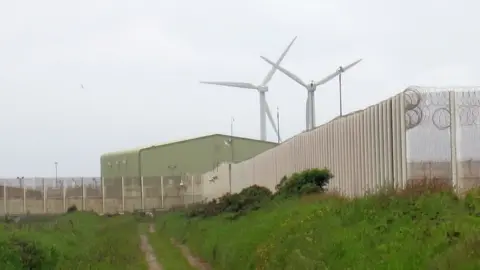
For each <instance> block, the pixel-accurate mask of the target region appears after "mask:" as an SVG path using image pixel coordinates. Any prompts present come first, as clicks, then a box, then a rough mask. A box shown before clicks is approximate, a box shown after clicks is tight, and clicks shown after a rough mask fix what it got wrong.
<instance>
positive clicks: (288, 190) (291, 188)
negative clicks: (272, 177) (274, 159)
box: [275, 168, 333, 197]
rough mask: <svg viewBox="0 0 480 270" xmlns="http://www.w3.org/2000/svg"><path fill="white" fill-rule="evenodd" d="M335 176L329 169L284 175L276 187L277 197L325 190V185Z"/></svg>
mask: <svg viewBox="0 0 480 270" xmlns="http://www.w3.org/2000/svg"><path fill="white" fill-rule="evenodd" d="M332 177H333V175H332V174H331V173H330V171H329V170H328V169H326V168H325V169H310V170H305V171H302V172H300V173H294V174H292V175H291V176H290V177H289V178H287V177H283V178H282V179H281V180H280V183H278V185H277V186H276V187H275V189H276V193H275V196H277V197H292V196H301V195H306V194H310V193H317V192H324V191H325V186H326V185H327V184H328V182H329V180H330V179H331V178H332Z"/></svg>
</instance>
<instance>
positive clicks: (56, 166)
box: [54, 161, 58, 186]
mask: <svg viewBox="0 0 480 270" xmlns="http://www.w3.org/2000/svg"><path fill="white" fill-rule="evenodd" d="M54 164H55V186H58V162H57V161H55V163H54Z"/></svg>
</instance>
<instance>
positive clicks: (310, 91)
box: [260, 56, 362, 130]
mask: <svg viewBox="0 0 480 270" xmlns="http://www.w3.org/2000/svg"><path fill="white" fill-rule="evenodd" d="M260 57H261V58H262V59H263V60H265V61H266V62H267V63H269V64H270V65H271V66H272V67H274V68H277V69H278V70H280V71H281V72H282V73H283V74H285V75H287V76H288V77H289V78H290V79H292V80H294V81H295V82H297V83H298V84H300V85H301V86H303V87H305V88H306V89H307V102H306V115H305V118H306V130H311V129H314V128H315V91H316V90H317V86H320V85H323V84H326V83H327V82H329V81H331V80H332V79H334V78H335V77H337V76H338V75H340V74H341V73H344V72H345V71H347V70H348V69H350V68H352V67H353V66H355V65H357V64H358V63H360V61H362V59H359V60H357V61H355V62H353V63H351V64H349V65H347V66H344V67H343V68H342V69H337V70H336V71H335V72H334V73H332V74H330V75H328V76H326V77H325V78H323V79H321V80H319V81H311V82H310V83H308V84H307V83H305V82H304V81H302V80H301V79H300V78H299V77H298V76H297V75H295V74H293V73H292V72H290V71H288V70H287V69H285V68H283V67H281V66H280V65H279V64H277V63H274V62H272V61H271V60H269V59H268V58H266V57H264V56H260Z"/></svg>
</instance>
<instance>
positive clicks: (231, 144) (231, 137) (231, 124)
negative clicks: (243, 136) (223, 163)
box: [230, 117, 235, 163]
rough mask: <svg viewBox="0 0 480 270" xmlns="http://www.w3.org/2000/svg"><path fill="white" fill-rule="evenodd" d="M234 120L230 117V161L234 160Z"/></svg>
mask: <svg viewBox="0 0 480 270" xmlns="http://www.w3.org/2000/svg"><path fill="white" fill-rule="evenodd" d="M234 122H235V118H233V117H232V120H231V121H230V154H231V162H232V163H233V162H235V160H234V158H235V156H234V152H233V151H234V150H233V123H234Z"/></svg>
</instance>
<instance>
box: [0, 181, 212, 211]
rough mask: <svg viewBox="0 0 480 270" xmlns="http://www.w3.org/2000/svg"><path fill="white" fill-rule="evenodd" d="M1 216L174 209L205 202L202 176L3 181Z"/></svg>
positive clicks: (0, 197)
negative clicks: (69, 209) (73, 208)
mask: <svg viewBox="0 0 480 270" xmlns="http://www.w3.org/2000/svg"><path fill="white" fill-rule="evenodd" d="M0 183H1V186H0V200H1V201H2V202H3V205H2V206H0V215H6V214H13V215H19V214H59V213H64V212H66V211H67V210H68V208H69V207H72V206H75V207H76V208H77V209H78V210H82V211H94V212H97V213H115V212H133V211H136V210H147V209H153V208H155V209H159V208H171V207H174V206H181V205H184V206H186V205H189V204H192V203H195V202H200V201H202V200H203V185H202V181H201V177H200V176H193V175H182V176H158V177H140V178H130V177H116V178H101V177H69V178H41V177H35V178H23V177H17V178H16V179H15V178H5V179H0Z"/></svg>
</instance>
